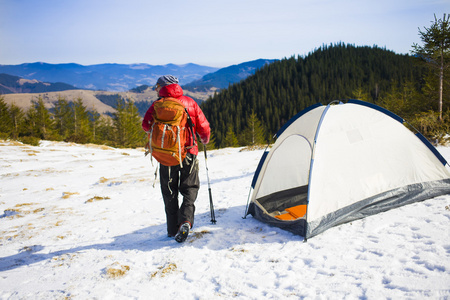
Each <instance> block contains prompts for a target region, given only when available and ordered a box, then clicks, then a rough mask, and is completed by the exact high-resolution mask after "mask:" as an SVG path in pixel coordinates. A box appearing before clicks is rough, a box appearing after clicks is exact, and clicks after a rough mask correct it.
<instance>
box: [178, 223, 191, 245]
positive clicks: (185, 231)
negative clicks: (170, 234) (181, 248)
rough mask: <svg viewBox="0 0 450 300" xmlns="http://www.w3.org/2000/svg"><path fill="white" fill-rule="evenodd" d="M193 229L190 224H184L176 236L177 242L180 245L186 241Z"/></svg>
mask: <svg viewBox="0 0 450 300" xmlns="http://www.w3.org/2000/svg"><path fill="white" fill-rule="evenodd" d="M190 228H191V226H190V225H189V223H188V222H186V223H183V224H182V225H181V226H180V229H179V230H178V233H177V234H176V235H175V241H177V242H178V243H182V242H184V241H185V240H186V238H187V237H188V235H189V229H190Z"/></svg>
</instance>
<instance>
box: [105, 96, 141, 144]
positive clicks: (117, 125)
mask: <svg viewBox="0 0 450 300" xmlns="http://www.w3.org/2000/svg"><path fill="white" fill-rule="evenodd" d="M113 124H114V130H115V143H116V145H117V146H119V147H137V146H140V145H142V144H143V141H144V138H145V133H144V131H143V130H142V129H141V117H140V116H139V112H138V110H137V108H136V106H135V105H134V102H133V101H131V100H128V101H127V102H125V101H124V100H123V99H118V101H117V108H116V112H115V113H114V114H113Z"/></svg>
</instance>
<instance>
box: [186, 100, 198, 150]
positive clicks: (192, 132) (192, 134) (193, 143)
mask: <svg viewBox="0 0 450 300" xmlns="http://www.w3.org/2000/svg"><path fill="white" fill-rule="evenodd" d="M184 111H186V114H187V123H188V125H189V131H190V132H191V136H192V145H191V146H188V147H186V149H191V148H193V147H195V146H196V145H197V143H196V141H195V138H196V135H195V134H194V123H193V122H192V119H191V116H190V115H189V112H188V110H187V108H186V107H185V108H184Z"/></svg>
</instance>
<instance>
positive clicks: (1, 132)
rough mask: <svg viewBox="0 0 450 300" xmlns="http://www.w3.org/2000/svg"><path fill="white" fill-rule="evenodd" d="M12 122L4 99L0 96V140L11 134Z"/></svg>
mask: <svg viewBox="0 0 450 300" xmlns="http://www.w3.org/2000/svg"><path fill="white" fill-rule="evenodd" d="M11 129H12V120H11V116H10V114H9V111H8V105H7V104H6V102H5V98H4V97H3V96H0V138H8V137H9V136H10V134H11V131H12V130H11Z"/></svg>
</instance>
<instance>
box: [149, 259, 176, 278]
mask: <svg viewBox="0 0 450 300" xmlns="http://www.w3.org/2000/svg"><path fill="white" fill-rule="evenodd" d="M177 270H178V268H177V265H176V264H175V263H168V264H166V265H165V266H161V267H158V271H155V272H153V273H152V274H151V277H152V278H155V277H157V276H158V277H165V276H166V275H169V274H171V273H174V272H176V271H177Z"/></svg>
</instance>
